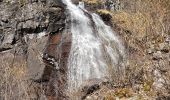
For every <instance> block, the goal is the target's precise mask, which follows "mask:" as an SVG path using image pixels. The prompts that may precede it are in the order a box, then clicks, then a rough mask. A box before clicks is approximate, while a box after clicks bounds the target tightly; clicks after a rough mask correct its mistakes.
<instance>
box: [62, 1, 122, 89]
mask: <svg viewBox="0 0 170 100" xmlns="http://www.w3.org/2000/svg"><path fill="white" fill-rule="evenodd" d="M63 3H65V4H66V5H67V9H68V11H69V13H70V17H71V33H72V45H71V51H70V55H69V60H68V89H69V90H70V91H73V90H76V89H77V88H79V87H80V86H81V85H82V84H83V83H84V82H85V81H88V80H91V79H105V78H108V79H109V78H110V72H111V71H110V70H115V69H116V65H117V64H118V63H119V59H120V58H121V57H120V56H121V55H123V53H124V48H123V46H122V43H121V42H120V40H119V38H118V37H117V36H116V34H115V33H114V32H113V31H112V29H111V28H110V27H109V26H107V25H106V24H105V23H104V22H103V21H102V20H101V18H100V17H99V16H98V15H97V14H94V13H93V14H90V12H87V11H86V10H82V9H83V7H81V8H79V7H78V6H76V5H74V4H73V3H72V2H71V1H70V0H63ZM85 11H86V13H88V14H90V16H91V18H89V17H88V16H87V14H85Z"/></svg>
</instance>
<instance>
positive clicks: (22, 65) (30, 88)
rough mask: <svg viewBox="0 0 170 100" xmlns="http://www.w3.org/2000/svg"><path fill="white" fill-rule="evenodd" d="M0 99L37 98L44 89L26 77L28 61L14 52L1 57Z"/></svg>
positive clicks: (26, 99)
mask: <svg viewBox="0 0 170 100" xmlns="http://www.w3.org/2000/svg"><path fill="white" fill-rule="evenodd" d="M0 64H1V65H0V79H1V80H0V99H1V100H31V99H36V98H37V97H38V96H39V95H40V94H38V93H41V94H43V91H40V90H41V89H40V90H39V89H38V88H41V87H39V86H37V85H36V84H34V83H32V82H31V81H30V80H28V79H26V73H27V72H26V71H27V68H26V61H25V60H24V59H23V58H22V57H20V56H18V57H17V58H16V57H15V56H14V55H13V54H12V53H5V54H2V55H1V57H0Z"/></svg>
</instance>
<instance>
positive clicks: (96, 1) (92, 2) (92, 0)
mask: <svg viewBox="0 0 170 100" xmlns="http://www.w3.org/2000/svg"><path fill="white" fill-rule="evenodd" d="M82 1H83V2H85V3H87V4H90V5H98V4H101V3H102V0H82Z"/></svg>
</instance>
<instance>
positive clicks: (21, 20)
mask: <svg viewBox="0 0 170 100" xmlns="http://www.w3.org/2000/svg"><path fill="white" fill-rule="evenodd" d="M64 6H65V5H64V4H63V3H62V2H61V0H12V1H11V0H9V1H8V0H3V1H0V9H1V10H0V55H1V57H0V59H1V60H0V62H1V66H0V67H1V69H2V70H1V75H0V77H1V78H2V79H4V80H2V81H0V84H1V87H0V88H1V89H0V90H1V94H0V98H1V99H6V100H11V99H17V100H23V99H28V100H30V99H40V100H45V99H50V98H51V99H52V98H54V97H56V95H60V97H61V98H62V95H63V93H60V91H58V92H56V91H55V90H54V85H55V84H56V83H58V84H57V85H58V86H56V87H58V88H59V89H58V90H62V88H63V86H64V85H63V84H62V82H63V81H64V80H65V79H63V78H65V77H63V76H62V75H65V74H64V73H65V71H66V70H65V69H62V70H58V69H57V68H55V67H57V66H56V65H55V63H54V62H55V61H58V58H57V57H58V56H59V55H61V56H63V55H64V56H65V57H67V55H68V49H66V48H69V45H70V42H69V41H70V40H69V39H68V38H64V37H62V38H64V42H63V43H62V44H61V33H62V31H63V29H64V28H65V21H66V14H65V7H64ZM67 37H70V36H67ZM59 44H60V45H61V46H60V47H59V46H58V45H59ZM59 48H65V49H63V50H64V51H62V52H60V51H58V49H59ZM60 53H61V54H60ZM64 56H63V59H62V62H63V63H62V64H63V66H64V64H65V61H66V60H65V57H64ZM42 58H43V59H42ZM63 68H64V67H63ZM58 74H59V75H60V76H59V75H58ZM6 79H7V80H6ZM54 82H55V84H54ZM13 94H15V95H13Z"/></svg>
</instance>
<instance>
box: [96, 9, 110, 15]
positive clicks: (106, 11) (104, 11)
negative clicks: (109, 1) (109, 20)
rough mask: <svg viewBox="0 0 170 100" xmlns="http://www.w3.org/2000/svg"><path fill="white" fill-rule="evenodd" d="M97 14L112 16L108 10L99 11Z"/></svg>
mask: <svg viewBox="0 0 170 100" xmlns="http://www.w3.org/2000/svg"><path fill="white" fill-rule="evenodd" d="M97 13H99V14H105V15H107V14H110V15H111V14H112V13H111V12H110V11H108V10H106V9H99V10H97Z"/></svg>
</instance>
